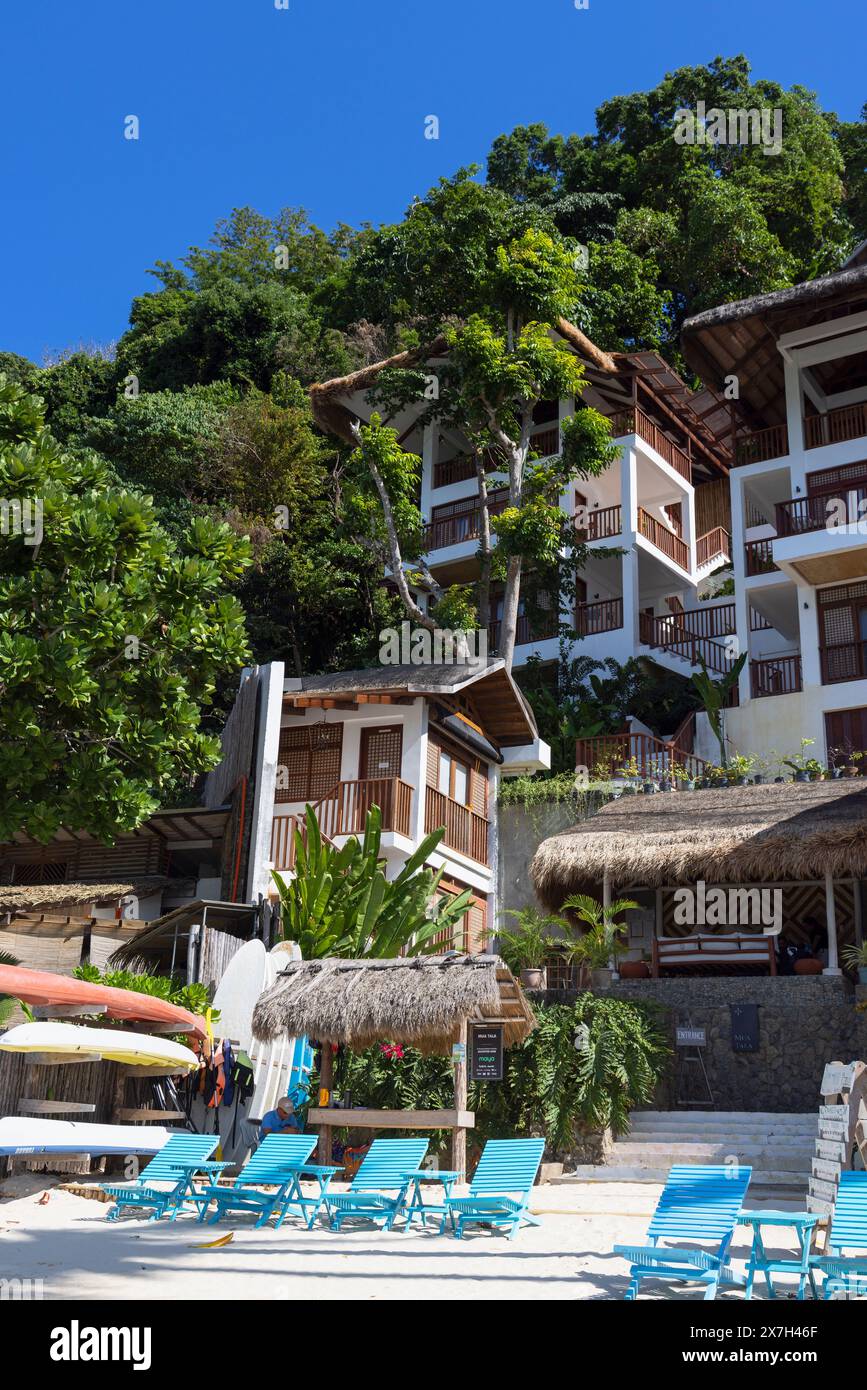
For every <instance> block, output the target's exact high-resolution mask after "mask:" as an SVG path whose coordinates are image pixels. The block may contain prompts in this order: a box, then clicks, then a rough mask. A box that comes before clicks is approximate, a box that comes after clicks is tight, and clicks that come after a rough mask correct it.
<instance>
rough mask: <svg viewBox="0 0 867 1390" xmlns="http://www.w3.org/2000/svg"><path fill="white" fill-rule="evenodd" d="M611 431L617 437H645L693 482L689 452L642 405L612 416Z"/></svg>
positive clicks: (681, 474) (671, 465)
mask: <svg viewBox="0 0 867 1390" xmlns="http://www.w3.org/2000/svg"><path fill="white" fill-rule="evenodd" d="M611 432H612V434H613V435H614V437H615V439H616V438H618V437H619V436H620V435H622V434H637V435H638V436H639V438H640V439H643V440H644V442H645V444H649V445H650V447H651V448H652V449H655V450H656V452H657V453H658V454H659V455H660V457H661V458H664V459H665V462H666V463H667V464H668V465H669V466H670V467H671V468H673V469H674V470H675V472H676V473H679V474H680V476H681V477H682V478H685V479H686V481H687V482H688V483H691V482H692V461H691V459H690V457H689V455H688V454H686V453H684V451H683V449H681V448H680V447H679V445H677V444H675V443H674V441H673V440H671V439H669V438H668V435H666V434H664V433H663V431H662V430H661V429H660V428H659V426H658V425H655V424H654V423H653V421H652V420H651V419H650V416H649V415H646V414H645V412H644V411H643V410H642V409H641V406H633V407H632V409H630V410H621V411H620V412H619V413H618V414H617V415H614V416H612V420H611Z"/></svg>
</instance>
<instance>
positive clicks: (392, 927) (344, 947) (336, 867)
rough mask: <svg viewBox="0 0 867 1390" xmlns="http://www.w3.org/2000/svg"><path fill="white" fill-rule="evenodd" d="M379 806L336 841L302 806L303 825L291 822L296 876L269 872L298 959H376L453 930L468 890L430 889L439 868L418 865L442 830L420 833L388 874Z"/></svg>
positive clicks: (418, 949) (425, 951) (429, 943)
mask: <svg viewBox="0 0 867 1390" xmlns="http://www.w3.org/2000/svg"><path fill="white" fill-rule="evenodd" d="M381 827H382V814H381V812H380V809H379V807H378V806H374V807H372V808H371V810H370V811H368V813H367V818H366V823H365V827H364V836H363V838H362V839H361V840H359V839H357V838H356V836H354V835H353V836H350V837H349V839H347V841H346V844H345V845H344V846H343V847H342V848H341V849H337V848H336V847H335V846H334V845H332V844H331V843H329V842H327V841H325V840H323V838H322V835H321V833H320V830H319V823H318V821H317V819H316V813H315V811H314V810H313V809H312V807H310V806H308V807H307V810H306V814H305V828H304V833H302V832H301V830H299V829H296V830H295V856H296V858H295V877H294V878H292V879H289V880H288V881H287V880H285V879H284V878H282V877H281V875H280V874H278V873H275V874H274V880H275V882H276V884H277V888H278V890H279V893H280V908H281V923H282V934H283V939H284V940H286V941H297V943H298V945H299V946H300V948H301V955H302V956H303V958H304V960H318V959H320V958H321V957H323V956H341V957H346V958H350V959H357V958H359V957H361V956H373V957H375V958H379V959H385V958H387V957H388V958H390V957H393V956H397V955H400V954H401V952H403V953H404V954H406V955H410V956H412V955H430V954H432V953H434V952H435V951H437V950H442V949H443V946H442V945H439V946H438V945H437V944H436V941H435V938H438V939H439V941H440V942H444V941H450V940H451V939H452V937H453V936H454V935H455V934H456V932H457V930H458V926H459V923H460V921H461V918H462V917H463V916H464V914H465V912H466V910H467V907H468V905H469V902H470V899H471V897H472V894H471V892H470V891H469V890H467V891H466V892H465V893H461V894H459V895H457V896H451V895H446V894H443V895H442V896H439V897H438V896H437V889H438V888H439V883H440V879H441V878H442V870H439V871H435V870H433V869H429V868H426V867H424V866H425V864H426V861H427V860H428V858H429V857H430V855H431V854H432V853H433V851H434V850H435V849H436V847H437V845H438V844H439V842H440V840H441V839H442V837H443V835H444V834H445V831H444V830H435V831H434V832H433V833H432V834H430V835H428V836H426V837H425V839H424V840H423V841H422V842H421V844H420V845H419V847H418V849H417V850H416V851H415V853H414V854H412V855H411V856H410V858H409V859H407V861H406V863H405V864H404V865H403V867H402V868H401V871H400V873H399V874H398V875H397V876H396V877H395V878H386V876H385V871H384V867H383V861H382V859H381V856H380V842H381V838H382V834H381Z"/></svg>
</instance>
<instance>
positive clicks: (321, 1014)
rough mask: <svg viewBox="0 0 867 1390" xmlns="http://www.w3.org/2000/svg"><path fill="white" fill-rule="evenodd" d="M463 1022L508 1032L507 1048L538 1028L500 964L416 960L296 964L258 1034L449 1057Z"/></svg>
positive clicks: (266, 1008)
mask: <svg viewBox="0 0 867 1390" xmlns="http://www.w3.org/2000/svg"><path fill="white" fill-rule="evenodd" d="M463 1018H467V1019H469V1020H470V1021H477V1022H484V1021H485V1020H487V1021H489V1022H493V1021H497V1022H500V1023H504V1024H505V1028H504V1038H505V1043H506V1046H507V1047H511V1046H513V1044H515V1043H518V1042H522V1041H523V1040H524V1038H526V1037H527V1035H528V1034H529V1033H530V1032H531V1031H532V1029H533V1028H535V1026H536V1020H535V1017H534V1015H533V1011H532V1009H531V1008H530V1005H529V1004H528V1002H527V1000H526V998H525V996H524V993H523V990H522V989H521V986H520V985H519V984H518V982H517V981H516V980H515V978H514V976H513V975H512V972H511V970H509V968H508V966H506V965H505V964H504V962H503V961H502V960H501V959H500V957H499V956H460V955H448V956H414V957H412V958H410V959H404V958H403V957H398V958H397V959H395V960H337V959H331V958H329V959H326V960H311V961H293V962H291V963H290V964H289V965H288V966H287V967H286V969H285V970H283V971H281V973H280V975H279V977H278V979H277V982H276V984H274V985H272V987H271V988H270V989H268V990H266V991H265V993H264V994H263V995H262V996H261V998H260V999H259V1002H258V1004H257V1005H256V1012H255V1013H254V1015H253V1031H254V1033H255V1035H256V1037H258V1038H262V1039H264V1040H266V1041H268V1040H270V1039H272V1038H276V1037H279V1036H281V1035H282V1034H284V1033H287V1034H289V1036H291V1037H301V1036H303V1035H306V1036H307V1037H310V1038H315V1039H316V1041H317V1042H335V1043H346V1044H348V1045H350V1046H351V1047H354V1048H363V1047H367V1046H368V1045H369V1044H370V1043H373V1042H378V1041H383V1042H385V1041H388V1042H399V1043H408V1044H412V1046H414V1047H418V1048H420V1049H421V1051H423V1052H442V1053H447V1052H449V1051H450V1048H451V1044H452V1042H453V1041H454V1039H455V1036H456V1033H457V1029H458V1027H459V1025H460V1022H461V1020H462V1019H463Z"/></svg>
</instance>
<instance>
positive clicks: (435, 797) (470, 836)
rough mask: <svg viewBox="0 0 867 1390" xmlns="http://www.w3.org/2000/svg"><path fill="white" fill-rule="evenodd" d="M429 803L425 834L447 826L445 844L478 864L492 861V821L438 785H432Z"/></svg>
mask: <svg viewBox="0 0 867 1390" xmlns="http://www.w3.org/2000/svg"><path fill="white" fill-rule="evenodd" d="M426 790H427V800H426V802H425V819H424V828H425V833H426V834H427V833H429V832H430V831H431V830H438V829H439V828H440V826H443V827H444V829H445V832H446V833H445V835H444V836H443V840H442V843H443V844H444V845H446V846H447V847H448V848H449V849H454V850H457V851H458V853H459V854H465V855H466V856H467V858H468V859H473V860H475V862H476V863H477V864H487V863H488V838H489V835H488V832H489V824H488V821H487V819H486V817H485V816H480V815H479V814H478V812H477V811H473V810H472V809H471V808H470V807H469V806H464V805H462V804H461V802H459V801H455V800H453V798H452V797H450V796H446V795H445V793H444V792H441V791H437V789H436V787H428V788H427V789H426Z"/></svg>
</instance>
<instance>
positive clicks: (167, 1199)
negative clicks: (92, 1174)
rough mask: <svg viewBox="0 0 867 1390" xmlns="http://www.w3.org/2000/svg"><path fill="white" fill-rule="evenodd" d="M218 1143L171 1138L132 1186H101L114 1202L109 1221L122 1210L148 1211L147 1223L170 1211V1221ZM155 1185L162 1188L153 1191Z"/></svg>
mask: <svg viewBox="0 0 867 1390" xmlns="http://www.w3.org/2000/svg"><path fill="white" fill-rule="evenodd" d="M219 1140H220V1136H219V1135H218V1134H173V1135H172V1136H171V1138H170V1139H169V1140H168V1141H167V1142H166V1143H165V1144H164V1145H163V1147H162V1148H161V1149H160V1151H159V1153H158V1154H154V1157H153V1158H152V1159H151V1161H150V1163H147V1164H145V1166H144V1168H143V1169H142V1171H141V1173H140V1174H139V1176H138V1178H137V1179H136V1181H135V1182H133V1183H103V1184H102V1190H103V1192H107V1193H108V1194H109V1196H111V1197H113V1198H114V1202H115V1204H114V1206H113V1207H112V1208H111V1210H110V1211H109V1213H108V1219H109V1221H116V1220H117V1218H118V1217H119V1216H120V1213H121V1210H122V1209H123V1207H138V1208H139V1209H142V1208H147V1207H152V1208H153V1211H152V1212H151V1215H150V1218H149V1219H150V1220H151V1221H156V1220H157V1218H158V1217H160V1216H164V1215H165V1214H166V1212H167V1211H170V1212H171V1219H172V1221H174V1220H175V1218H176V1216H177V1214H178V1212H179V1211H180V1209H181V1206H182V1204H183V1200H184V1198H185V1197H186V1196H187V1195H188V1193H190V1192H191V1191H193V1178H194V1177H195V1175H196V1173H197V1172H198V1171H199V1170H200V1168H201V1166H202V1164H206V1163H207V1160H208V1159H209V1158H210V1156H211V1154H212V1153H213V1152H214V1149H215V1148H216V1147H217V1144H218V1143H219ZM156 1183H160V1184H165V1185H164V1186H160V1187H157V1186H155V1184H156Z"/></svg>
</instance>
